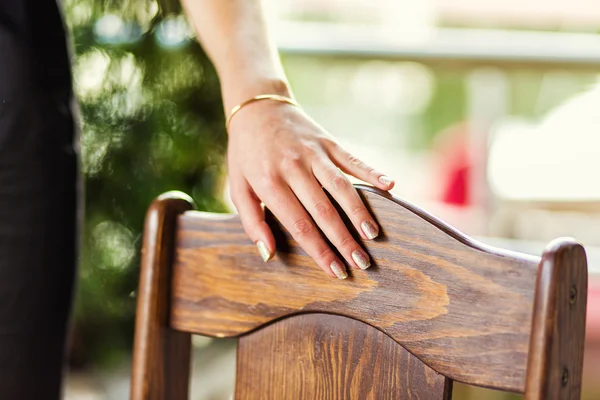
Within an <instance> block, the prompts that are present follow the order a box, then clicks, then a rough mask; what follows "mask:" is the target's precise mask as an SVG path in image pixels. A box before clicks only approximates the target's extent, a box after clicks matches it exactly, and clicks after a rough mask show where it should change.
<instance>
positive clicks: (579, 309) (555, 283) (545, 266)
mask: <svg viewBox="0 0 600 400" xmlns="http://www.w3.org/2000/svg"><path fill="white" fill-rule="evenodd" d="M587 279H588V273H587V263H586V255H585V251H584V249H583V247H581V245H579V244H578V243H576V242H574V241H557V242H553V243H550V245H548V247H547V249H546V250H545V252H544V254H543V256H542V262H541V264H540V272H539V275H538V280H537V292H536V297H535V302H534V317H533V324H532V336H531V348H530V356H529V363H528V364H529V367H528V371H527V383H526V396H525V398H526V400H551V399H560V400H563V399H564V400H566V399H579V398H580V396H581V376H582V369H583V348H584V346H583V344H584V341H585V317H586V298H587Z"/></svg>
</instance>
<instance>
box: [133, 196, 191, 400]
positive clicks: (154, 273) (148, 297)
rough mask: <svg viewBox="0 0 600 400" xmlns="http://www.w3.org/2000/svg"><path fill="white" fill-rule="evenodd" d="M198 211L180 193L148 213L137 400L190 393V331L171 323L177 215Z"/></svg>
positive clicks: (176, 399)
mask: <svg viewBox="0 0 600 400" xmlns="http://www.w3.org/2000/svg"><path fill="white" fill-rule="evenodd" d="M192 209H194V203H193V200H192V199H191V198H190V197H189V196H187V195H185V194H184V193H181V192H168V193H165V194H163V195H162V196H160V197H159V198H158V199H156V200H155V201H154V202H153V203H152V205H151V206H150V208H149V210H148V213H147V215H146V223H145V229H144V243H143V249H142V261H141V270H140V280H139V287H138V292H137V313H136V314H137V315H136V327H135V345H134V351H133V365H132V377H131V379H132V381H131V393H130V398H131V399H132V400H166V399H169V400H184V399H188V397H189V393H188V392H189V375H190V361H191V335H190V334H189V333H184V332H179V331H175V330H173V329H171V328H170V325H169V309H170V293H171V269H172V264H173V262H172V261H173V254H174V245H175V233H176V227H177V218H178V216H179V215H180V214H182V213H184V212H185V211H188V210H192Z"/></svg>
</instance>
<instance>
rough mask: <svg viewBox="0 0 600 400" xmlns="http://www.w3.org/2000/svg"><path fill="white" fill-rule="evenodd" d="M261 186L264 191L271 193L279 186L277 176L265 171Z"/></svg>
mask: <svg viewBox="0 0 600 400" xmlns="http://www.w3.org/2000/svg"><path fill="white" fill-rule="evenodd" d="M260 180H261V186H262V187H263V188H264V189H265V190H266V191H269V192H271V191H273V190H274V189H275V188H276V187H277V186H278V184H279V176H278V175H277V174H276V173H275V172H273V171H269V170H267V171H265V172H264V173H263V174H262V177H261V179H260Z"/></svg>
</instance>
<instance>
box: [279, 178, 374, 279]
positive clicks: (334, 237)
mask: <svg viewBox="0 0 600 400" xmlns="http://www.w3.org/2000/svg"><path fill="white" fill-rule="evenodd" d="M288 182H289V183H290V187H291V189H292V190H293V191H294V193H295V194H296V197H297V198H298V200H300V202H301V203H302V205H303V206H304V207H305V208H306V210H307V211H308V212H309V213H310V215H311V216H312V218H313V220H314V221H315V222H316V224H317V225H318V226H319V227H320V228H321V231H323V233H324V234H325V236H327V238H328V239H329V241H330V242H331V244H333V246H335V248H336V249H337V250H338V251H339V253H340V254H341V255H342V257H344V259H345V260H346V262H347V263H348V265H350V266H353V267H355V268H360V269H367V268H369V267H370V266H371V262H370V260H369V256H368V255H367V253H366V252H365V251H364V250H363V249H362V247H361V246H360V245H359V244H358V243H357V242H356V240H354V237H352V234H351V233H350V232H349V231H348V227H347V226H346V225H345V224H344V222H343V221H342V218H341V217H340V215H339V214H338V211H337V210H336V209H335V207H334V206H333V204H331V201H329V198H328V197H327V195H326V194H325V192H324V191H323V188H322V187H321V185H320V184H319V183H318V182H317V180H316V179H315V177H314V176H313V175H312V173H310V171H309V172H302V171H297V172H292V173H290V174H289V177H288ZM357 197H358V196H357ZM359 202H360V199H359ZM360 204H362V203H360ZM363 208H364V206H363ZM365 211H366V210H365ZM367 214H368V213H367ZM365 220H366V221H368V222H369V223H370V224H371V225H373V222H372V219H371V218H370V217H369V218H366V219H365ZM373 226H374V225H373Z"/></svg>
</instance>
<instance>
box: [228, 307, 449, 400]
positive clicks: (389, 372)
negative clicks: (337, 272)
mask: <svg viewBox="0 0 600 400" xmlns="http://www.w3.org/2000/svg"><path fill="white" fill-rule="evenodd" d="M451 393H452V385H451V381H450V380H449V379H446V378H445V377H444V376H442V375H439V374H437V373H436V372H435V371H433V370H432V369H431V368H429V367H427V366H426V365H425V364H423V363H422V362H421V361H419V360H418V359H417V358H416V357H414V356H413V355H411V354H410V353H409V352H407V351H406V350H404V349H403V348H402V346H399V345H398V344H397V343H396V342H395V341H393V340H392V339H391V338H390V337H388V336H387V335H386V334H384V333H383V332H381V331H379V330H377V329H375V328H373V327H371V326H369V325H366V324H363V323H361V322H358V321H355V320H352V319H349V318H345V317H341V316H336V315H328V314H302V315H298V316H293V317H288V318H286V319H284V320H280V321H277V322H275V323H274V324H272V325H269V326H267V327H265V328H263V329H260V330H258V331H255V332H253V333H250V334H249V335H246V336H243V337H241V338H240V339H239V344H238V353H237V380H236V388H235V398H236V400H268V399H277V400H286V399H290V400H302V399H307V400H313V399H322V400H340V399H365V400H366V399H376V400H380V399H381V400H385V399H404V400H409V399H419V400H448V399H450V396H451Z"/></svg>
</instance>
